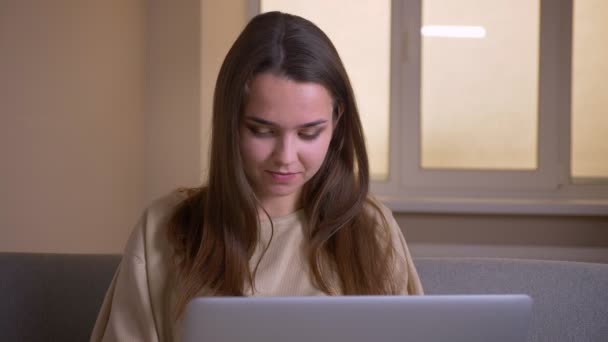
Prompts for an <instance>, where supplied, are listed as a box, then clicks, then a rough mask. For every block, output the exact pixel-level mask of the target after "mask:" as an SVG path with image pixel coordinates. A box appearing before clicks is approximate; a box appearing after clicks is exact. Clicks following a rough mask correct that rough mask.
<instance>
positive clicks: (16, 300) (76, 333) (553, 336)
mask: <svg viewBox="0 0 608 342" xmlns="http://www.w3.org/2000/svg"><path fill="white" fill-rule="evenodd" d="M119 261H120V256H117V255H78V254H73V255H70V254H27V253H0V341H34V342H35V341H66V342H69V341H87V340H88V339H89V335H90V333H91V330H92V328H93V324H94V323H95V319H96V317H97V312H98V310H99V308H100V306H101V303H102V301H103V297H104V295H105V291H106V289H107V288H108V286H109V284H110V282H111V280H112V276H113V274H114V271H115V270H116V267H117V266H118V263H119ZM415 264H416V267H417V269H418V272H419V273H420V277H421V280H422V284H423V286H424V289H425V292H426V294H500V293H524V294H528V295H530V296H531V297H532V298H533V299H534V307H533V316H532V322H531V329H530V338H529V341H531V342H532V341H534V342H536V341H560V342H561V341H608V338H607V337H608V265H607V264H589V263H576V262H557V261H533V260H515V259H513V260H508V259H487V258H483V259H481V258H480V259H476V258H416V259H415Z"/></svg>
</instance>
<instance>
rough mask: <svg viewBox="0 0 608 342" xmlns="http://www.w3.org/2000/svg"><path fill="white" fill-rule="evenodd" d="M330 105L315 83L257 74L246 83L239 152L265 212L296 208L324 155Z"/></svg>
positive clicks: (330, 124)
mask: <svg viewBox="0 0 608 342" xmlns="http://www.w3.org/2000/svg"><path fill="white" fill-rule="evenodd" d="M332 103H333V101H332V97H331V96H330V94H329V92H328V91H327V90H326V89H325V87H323V86H322V85H320V84H317V83H301V82H295V81H292V80H289V79H286V78H284V77H280V76H275V75H273V74H271V73H261V74H258V75H256V76H255V77H254V78H253V79H252V80H251V82H250V83H249V93H248V95H247V98H246V100H245V110H244V113H243V117H242V118H241V123H240V150H241V155H242V158H243V164H244V167H245V174H246V175H247V178H248V179H249V182H250V183H251V185H252V187H253V189H254V191H255V193H256V195H257V196H258V198H259V199H260V201H261V202H262V205H263V206H264V207H266V208H267V205H268V206H270V207H271V206H276V203H277V202H276V201H277V200H279V201H281V202H280V203H281V206H285V205H292V206H296V205H298V204H297V202H298V199H299V196H300V193H301V191H302V187H303V186H304V184H305V183H306V182H307V181H308V180H310V179H311V178H312V177H313V176H314V175H315V173H316V172H317V171H318V170H319V168H320V167H321V164H322V163H323V160H324V159H325V155H326V154H327V148H328V146H329V142H330V140H331V136H332V131H333V125H334V123H333V120H332V118H333V116H332V109H333V108H332V107H333V106H332ZM267 209H268V208H267ZM291 209H292V210H293V209H295V208H291Z"/></svg>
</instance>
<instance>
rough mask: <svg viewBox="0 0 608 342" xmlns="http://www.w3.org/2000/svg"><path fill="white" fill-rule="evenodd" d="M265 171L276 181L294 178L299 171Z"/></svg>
mask: <svg viewBox="0 0 608 342" xmlns="http://www.w3.org/2000/svg"><path fill="white" fill-rule="evenodd" d="M266 172H267V173H268V174H269V175H270V177H271V178H272V179H273V180H274V181H276V182H289V181H292V180H293V179H294V178H296V176H297V175H298V173H299V172H275V171H268V170H266Z"/></svg>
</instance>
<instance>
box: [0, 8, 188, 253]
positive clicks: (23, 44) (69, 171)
mask: <svg viewBox="0 0 608 342" xmlns="http://www.w3.org/2000/svg"><path fill="white" fill-rule="evenodd" d="M1 6H2V8H1V9H0V51H2V54H1V55H0V75H2V77H0V113H1V116H0V156H1V158H2V169H1V177H0V229H1V230H0V232H1V238H0V251H37V252H68V253H106V252H110V253H118V252H120V251H122V249H123V246H124V243H125V242H126V239H127V237H128V235H129V233H130V231H131V229H132V227H133V226H134V224H135V222H136V221H137V219H138V217H139V215H140V213H141V211H142V209H143V208H144V207H145V205H146V203H149V202H150V201H151V200H152V199H153V198H157V197H159V196H162V195H163V194H165V193H167V192H168V191H170V190H171V189H173V188H175V187H178V186H193V185H198V184H199V182H200V143H199V142H200V133H199V132H200V126H199V121H200V1H199V0H187V1H180V3H179V6H169V3H168V2H166V1H160V0H129V1H123V0H110V1H92V2H82V1H77V0H60V1H53V2H47V1H5V2H2V5H1Z"/></svg>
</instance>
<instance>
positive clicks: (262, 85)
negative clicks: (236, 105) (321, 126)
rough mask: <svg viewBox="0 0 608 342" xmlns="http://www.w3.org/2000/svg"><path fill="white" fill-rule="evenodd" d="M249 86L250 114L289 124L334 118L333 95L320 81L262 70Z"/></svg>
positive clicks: (247, 109) (248, 106) (247, 114)
mask: <svg viewBox="0 0 608 342" xmlns="http://www.w3.org/2000/svg"><path fill="white" fill-rule="evenodd" d="M248 88H249V89H248V95H247V97H246V100H245V111H244V114H245V117H246V118H248V117H254V118H259V119H262V120H266V121H268V122H272V123H274V124H276V125H278V126H285V127H292V126H294V127H295V126H301V125H304V124H307V123H310V122H314V121H319V120H330V119H331V118H332V114H333V99H332V97H331V95H330V94H329V92H328V91H327V89H326V88H325V87H324V86H323V85H321V84H319V83H313V82H297V81H293V80H290V79H288V78H285V77H281V76H276V75H274V74H271V73H261V74H259V75H256V76H255V77H254V78H253V79H252V80H251V81H250V82H249V85H248Z"/></svg>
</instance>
